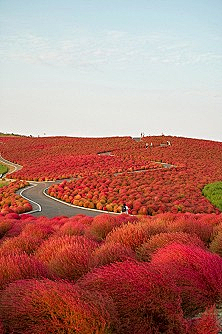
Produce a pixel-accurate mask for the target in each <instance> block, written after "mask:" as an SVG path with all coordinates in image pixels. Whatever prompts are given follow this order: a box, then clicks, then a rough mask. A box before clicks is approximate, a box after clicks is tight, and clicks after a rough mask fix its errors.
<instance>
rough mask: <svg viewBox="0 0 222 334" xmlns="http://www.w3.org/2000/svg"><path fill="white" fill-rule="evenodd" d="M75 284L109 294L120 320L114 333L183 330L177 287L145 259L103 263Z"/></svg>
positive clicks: (172, 331)
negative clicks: (144, 260)
mask: <svg viewBox="0 0 222 334" xmlns="http://www.w3.org/2000/svg"><path fill="white" fill-rule="evenodd" d="M77 284H78V285H79V286H80V287H81V288H82V289H83V290H87V291H90V292H92V293H94V292H97V291H100V292H102V293H107V294H108V295H110V297H111V298H112V299H113V301H114V304H115V307H116V310H117V312H118V316H119V319H120V322H121V324H120V327H119V331H117V330H116V331H114V333H121V334H123V333H124V334H125V333H131V334H136V333H141V334H142V333H146V334H151V333H165V334H167V333H181V334H182V333H186V322H185V321H184V319H183V312H182V309H181V306H180V303H181V299H180V296H179V291H178V289H177V288H176V286H175V285H174V284H173V283H172V282H170V281H168V280H167V279H165V278H164V277H163V276H162V275H161V274H159V273H157V272H155V271H154V270H153V268H152V267H151V266H150V265H149V264H148V263H146V264H144V263H138V262H137V263H136V262H131V261H125V262H118V263H115V264H111V265H107V266H104V267H101V268H97V269H95V270H94V271H93V272H90V273H88V274H86V275H85V276H84V277H83V278H82V279H81V280H79V281H78V283H77Z"/></svg>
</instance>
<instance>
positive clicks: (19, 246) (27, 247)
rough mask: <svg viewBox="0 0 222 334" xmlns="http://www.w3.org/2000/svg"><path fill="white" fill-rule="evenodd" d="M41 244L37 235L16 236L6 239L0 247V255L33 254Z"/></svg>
mask: <svg viewBox="0 0 222 334" xmlns="http://www.w3.org/2000/svg"><path fill="white" fill-rule="evenodd" d="M42 242H43V239H42V237H39V236H38V235H37V236H35V235H28V234H25V235H22V234H20V235H18V236H17V237H13V238H6V239H5V240H4V241H3V243H2V244H1V246H0V255H15V254H24V253H27V254H33V253H34V252H35V251H36V249H37V248H38V247H39V246H40V245H41V243H42Z"/></svg>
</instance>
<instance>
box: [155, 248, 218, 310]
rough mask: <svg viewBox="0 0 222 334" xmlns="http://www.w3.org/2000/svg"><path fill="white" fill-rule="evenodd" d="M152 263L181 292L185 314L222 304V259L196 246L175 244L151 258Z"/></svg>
mask: <svg viewBox="0 0 222 334" xmlns="http://www.w3.org/2000/svg"><path fill="white" fill-rule="evenodd" d="M151 264H152V265H153V266H155V268H158V270H159V272H161V273H162V274H163V275H164V276H166V277H168V279H173V280H174V282H175V284H176V285H177V286H178V287H179V288H180V289H181V296H182V301H183V302H182V305H183V310H184V312H185V314H186V315H188V316H190V315H196V314H198V312H202V311H203V310H204V309H205V308H206V307H208V306H211V305H213V304H214V303H221V301H222V259H221V258H220V257H219V256H218V255H217V254H212V253H210V252H209V251H207V250H204V249H202V248H200V247H198V246H195V245H189V246H186V245H183V244H178V243H172V244H170V245H167V246H165V247H163V248H160V249H158V250H157V251H156V252H155V253H153V255H152V259H151Z"/></svg>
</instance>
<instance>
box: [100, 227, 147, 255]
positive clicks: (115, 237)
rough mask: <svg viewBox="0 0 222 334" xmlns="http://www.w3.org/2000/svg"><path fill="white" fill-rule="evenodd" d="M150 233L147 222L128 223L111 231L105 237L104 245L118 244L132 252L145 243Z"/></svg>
mask: <svg viewBox="0 0 222 334" xmlns="http://www.w3.org/2000/svg"><path fill="white" fill-rule="evenodd" d="M151 233H152V232H151V229H150V227H149V225H148V224H147V222H140V221H139V222H137V223H128V224H125V225H123V226H120V227H117V228H115V229H114V230H113V231H111V232H110V233H109V234H108V235H107V237H106V243H109V242H112V243H120V244H122V245H124V246H127V247H130V248H131V249H133V250H134V249H136V248H137V247H138V246H139V245H141V244H143V243H144V242H146V241H147V240H148V239H149V238H150V235H151Z"/></svg>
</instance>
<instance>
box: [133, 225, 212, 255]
mask: <svg viewBox="0 0 222 334" xmlns="http://www.w3.org/2000/svg"><path fill="white" fill-rule="evenodd" d="M173 242H177V243H181V244H185V245H192V244H194V245H196V246H199V247H202V248H205V245H204V242H203V241H202V240H200V239H199V238H198V236H196V235H195V234H188V233H184V232H175V233H173V232H172V233H160V234H156V235H153V236H151V237H150V239H149V240H148V241H147V242H145V243H144V244H142V245H141V246H140V247H138V248H137V250H136V253H137V257H138V259H139V260H140V261H150V259H151V255H152V254H153V253H154V252H155V251H156V250H157V249H159V248H161V247H164V246H166V245H169V244H171V243H173Z"/></svg>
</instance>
